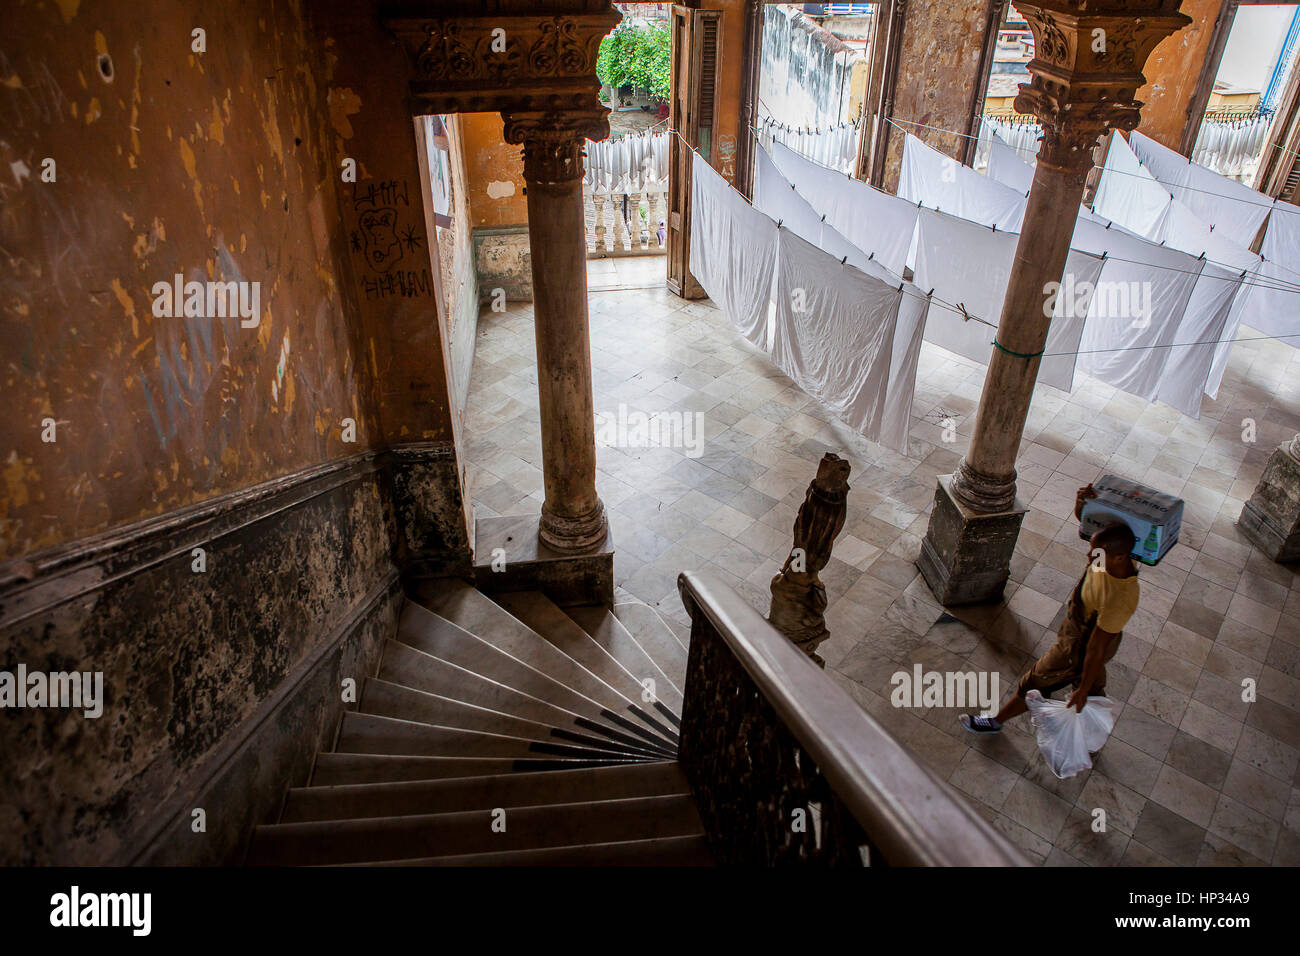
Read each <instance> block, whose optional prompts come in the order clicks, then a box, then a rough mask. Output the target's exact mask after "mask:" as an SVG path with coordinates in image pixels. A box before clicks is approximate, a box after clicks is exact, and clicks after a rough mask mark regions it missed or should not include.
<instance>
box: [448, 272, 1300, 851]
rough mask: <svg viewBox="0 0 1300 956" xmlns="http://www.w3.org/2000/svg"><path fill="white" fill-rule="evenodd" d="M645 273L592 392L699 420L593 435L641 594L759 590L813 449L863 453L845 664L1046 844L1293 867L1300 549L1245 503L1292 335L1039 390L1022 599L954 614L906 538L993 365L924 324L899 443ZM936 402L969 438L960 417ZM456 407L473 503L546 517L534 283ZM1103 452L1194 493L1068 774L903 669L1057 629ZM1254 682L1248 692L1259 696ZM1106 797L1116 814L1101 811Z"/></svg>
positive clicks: (1014, 669)
mask: <svg viewBox="0 0 1300 956" xmlns="http://www.w3.org/2000/svg"><path fill="white" fill-rule="evenodd" d="M646 263H652V264H653V265H654V267H655V270H656V274H657V275H661V274H662V269H663V267H664V262H663V260H662V259H661V258H658V257H654V258H651V259H642V260H637V259H632V260H615V261H612V262H611V261H610V260H603V261H602V260H597V261H595V262H593V263H592V266H591V270H592V273H593V277H592V283H591V284H592V288H593V289H596V288H597V286H598V285H601V284H604V285H606V286H610V285H613V281H614V280H615V279H618V278H619V277H618V275H617V273H618V270H619V269H620V267H622V268H623V269H624V271H625V272H626V273H628V274H629V275H631V274H632V273H633V270H637V269H639V270H642V274H643V276H650V271H651V270H650V266H649V265H647V264H646ZM611 270H612V271H613V273H614V275H613V276H610V272H611ZM598 274H599V275H598ZM624 278H626V276H625V277H624ZM635 284H640V285H650V286H652V287H650V288H622V289H620V290H618V291H593V292H592V294H591V297H590V314H591V347H592V362H593V369H594V379H595V396H596V409H597V411H598V412H599V413H604V414H607V415H612V416H616V415H617V413H618V409H619V406H620V405H622V406H626V408H627V409H628V410H629V411H640V412H645V413H648V414H649V413H654V412H674V411H676V412H688V413H700V414H701V415H702V428H703V430H702V434H703V443H702V445H701V446H700V451H701V452H702V454H699V455H698V456H697V457H692V456H691V455H689V454H688V452H689V451H691V449H689V448H663V447H658V448H645V447H631V448H629V447H607V446H601V447H600V448H599V450H598V467H599V472H598V477H597V485H598V488H599V491H600V494H601V496H602V498H603V499H604V502H605V505H606V507H607V508H608V511H609V516H610V521H611V525H612V528H613V531H614V535H615V548H616V558H615V572H616V580H617V583H618V585H619V586H620V587H621V588H622V589H623V592H624V594H625V595H626V594H630V595H632V596H633V597H634V598H635V599H640V600H643V601H645V602H646V603H648V604H650V605H652V606H654V607H656V608H657V609H658V610H659V612H660V613H661V614H663V615H664V616H665V617H666V618H668V619H671V620H676V621H679V622H684V621H685V615H684V612H683V610H682V607H681V602H680V599H679V597H678V595H677V591H676V583H675V582H676V576H677V574H678V572H679V571H682V570H687V569H707V570H709V571H712V572H714V573H716V574H717V575H718V576H719V577H721V578H722V579H723V580H725V581H727V582H728V583H729V584H731V585H732V586H733V587H735V588H736V589H737V590H738V591H739V592H740V593H742V594H743V595H744V596H745V597H746V598H747V599H748V600H749V601H750V602H751V603H752V604H753V605H754V606H755V607H757V608H759V609H760V610H762V611H764V612H766V609H767V606H768V592H767V586H768V582H769V581H770V579H771V577H772V575H773V574H774V573H775V571H776V569H777V568H778V567H779V566H780V564H781V563H782V562H783V561H784V559H785V556H786V554H787V552H788V549H789V547H790V544H791V527H792V524H793V521H794V516H795V512H796V510H797V508H798V506H799V504H800V503H801V501H802V500H803V495H804V491H805V489H806V487H807V485H808V482H809V481H810V480H811V478H812V477H813V475H814V473H815V470H816V463H817V461H818V460H819V459H820V457H821V455H822V454H823V452H825V451H834V452H836V453H837V454H840V455H841V456H845V457H847V458H848V459H849V460H850V461H851V463H852V466H853V474H852V475H851V477H850V484H851V485H852V491H851V492H850V493H849V500H848V520H847V523H846V525H845V528H844V530H843V531H842V532H841V534H840V536H839V538H838V539H837V541H836V544H835V552H834V557H833V558H832V560H831V562H830V565H829V566H828V567H827V569H826V571H825V572H824V574H823V580H824V581H825V584H826V587H827V591H828V595H829V597H830V607H829V609H828V612H827V621H828V624H829V628H830V631H831V634H832V637H831V639H830V640H828V641H827V642H826V643H825V644H823V645H822V647H821V649H820V653H821V654H822V656H823V657H824V658H825V659H826V661H827V669H828V673H829V674H830V675H831V676H832V677H833V678H834V679H835V680H837V681H838V682H839V683H840V684H842V685H843V686H844V687H845V688H846V689H847V690H848V691H849V692H850V693H851V694H852V695H853V697H854V698H855V699H856V700H857V701H858V702H859V703H860V704H861V705H862V706H863V707H864V708H865V709H866V710H867V711H869V712H870V713H871V714H873V715H874V716H875V717H876V718H877V719H878V720H879V721H880V722H881V723H882V724H883V725H885V726H886V727H888V728H889V729H890V730H891V731H892V732H893V733H895V734H896V735H897V736H898V737H899V738H900V739H901V740H903V741H904V742H905V743H906V744H907V745H908V746H909V747H911V748H912V749H913V750H914V751H915V753H917V754H918V755H919V756H920V757H921V758H922V759H923V760H924V761H926V762H927V763H928V764H929V765H930V766H931V767H932V768H933V769H934V770H935V771H936V772H938V773H939V774H941V775H942V776H943V777H945V778H946V779H947V780H949V781H950V782H951V783H952V784H953V785H954V786H955V787H956V788H957V789H959V790H960V791H962V792H963V793H964V794H966V795H967V796H968V797H969V798H970V800H971V801H972V803H973V805H974V806H975V807H977V808H978V809H979V811H980V812H981V813H983V814H984V815H985V816H986V817H987V818H988V819H989V820H990V821H991V822H992V823H993V825H995V826H996V827H998V828H999V829H1001V830H1002V831H1003V832H1005V833H1006V834H1007V835H1008V836H1009V837H1010V839H1011V840H1013V841H1014V842H1015V843H1016V844H1017V845H1019V846H1020V847H1021V848H1022V849H1023V850H1024V852H1025V853H1026V854H1027V855H1028V856H1029V857H1030V858H1031V859H1033V860H1034V861H1036V862H1039V863H1044V864H1048V865H1116V864H1118V865H1170V864H1173V865H1225V864H1242V865H1262V864H1282V865H1296V864H1300V569H1298V568H1295V567H1290V568H1288V567H1282V566H1279V565H1276V564H1274V563H1273V562H1271V561H1268V560H1267V559H1265V558H1264V557H1263V556H1262V555H1261V554H1260V553H1258V552H1257V551H1256V550H1255V549H1253V548H1252V547H1251V546H1250V544H1249V543H1248V542H1247V541H1246V540H1245V539H1244V537H1243V536H1242V535H1241V534H1240V533H1239V532H1238V531H1237V529H1236V526H1235V519H1236V517H1237V515H1238V514H1239V512H1240V510H1241V506H1242V503H1243V501H1244V499H1245V498H1247V497H1248V496H1249V495H1250V493H1251V491H1252V489H1253V488H1254V485H1255V482H1256V480H1257V479H1258V477H1259V475H1260V473H1261V471H1262V469H1263V465H1264V462H1265V461H1266V460H1267V458H1268V455H1269V454H1270V453H1271V452H1272V450H1273V449H1274V448H1275V447H1276V446H1277V444H1278V443H1279V442H1280V441H1282V440H1284V439H1289V438H1290V437H1291V436H1292V435H1294V434H1295V432H1296V431H1297V430H1300V351H1298V350H1296V349H1292V348H1291V347H1289V346H1286V345H1281V344H1278V343H1275V342H1269V341H1262V342H1261V341H1251V342H1243V343H1239V344H1238V345H1237V346H1235V348H1234V350H1233V354H1232V360H1231V363H1230V366H1229V369H1228V371H1227V374H1226V375H1225V377H1224V381H1223V386H1222V388H1221V390H1220V392H1219V396H1218V398H1217V399H1216V400H1214V401H1210V400H1209V399H1206V400H1205V402H1204V404H1203V407H1202V416H1201V418H1200V419H1199V420H1193V419H1190V418H1188V417H1186V416H1184V415H1182V414H1180V413H1178V412H1176V411H1174V410H1173V409H1171V408H1169V407H1167V406H1163V405H1157V404H1149V403H1147V402H1145V401H1143V400H1140V399H1137V398H1134V397H1133V396H1130V395H1126V394H1124V393H1122V392H1119V391H1117V390H1116V389H1114V388H1112V387H1110V386H1107V385H1104V384H1103V383H1101V382H1098V381H1096V380H1094V379H1091V378H1088V377H1086V376H1082V375H1080V376H1079V377H1078V380H1077V381H1076V385H1075V389H1074V392H1073V393H1072V394H1070V395H1066V394H1064V393H1062V392H1059V391H1057V390H1054V389H1051V388H1047V387H1043V386H1040V387H1039V388H1038V390H1037V391H1036V394H1035V398H1034V404H1033V407H1032V409H1031V412H1030V416H1029V422H1028V426H1027V428H1026V432H1025V440H1024V443H1023V445H1022V449H1021V457H1020V460H1019V463H1018V466H1017V467H1018V471H1019V487H1020V495H1021V498H1022V499H1023V501H1024V502H1025V503H1026V504H1027V505H1028V507H1029V512H1028V514H1027V516H1026V518H1025V522H1024V526H1023V528H1022V531H1021V534H1020V538H1019V542H1018V545H1017V551H1016V557H1015V560H1014V562H1013V565H1012V568H1011V582H1010V584H1009V585H1008V587H1007V590H1006V596H1005V600H1004V602H1003V603H999V604H996V605H989V606H978V607H967V608H954V609H952V610H951V611H947V612H946V611H945V610H944V609H943V608H941V607H939V606H938V605H937V604H936V603H935V601H934V599H933V596H932V595H931V594H930V591H929V589H928V588H927V587H926V585H925V583H924V581H923V580H922V579H921V577H920V575H919V573H918V572H917V569H916V567H915V565H914V563H913V562H914V560H915V558H916V555H917V553H918V548H919V545H920V540H921V536H922V535H924V533H925V529H926V523H927V520H928V513H929V509H930V506H931V502H932V499H933V495H934V487H935V478H936V476H937V475H940V474H945V473H948V472H950V471H951V470H952V468H953V466H954V465H955V464H956V462H957V460H958V458H959V457H960V455H961V453H962V452H963V451H964V450H965V447H966V442H967V441H968V440H969V434H970V431H971V429H972V427H973V425H974V412H975V408H976V406H977V404H978V402H979V397H980V390H981V387H982V384H983V377H984V368H983V366H981V365H977V364H975V363H973V362H970V361H968V360H966V359H963V358H960V357H957V356H955V355H953V354H951V353H949V352H946V351H944V350H942V349H939V348H936V347H934V346H931V345H929V344H928V343H927V344H926V345H925V347H924V349H923V352H922V355H921V360H920V368H919V373H918V382H917V389H916V396H915V401H914V406H913V412H914V424H913V428H912V430H911V441H910V444H909V449H908V454H907V455H901V454H898V453H896V452H893V451H890V450H887V449H884V448H881V447H880V446H878V445H875V444H874V443H872V442H869V441H866V440H865V439H863V438H862V437H861V436H859V435H857V434H855V433H854V432H852V431H851V430H850V429H848V428H847V427H846V426H845V425H843V424H842V423H840V422H837V421H836V420H834V419H833V418H832V417H831V416H830V415H829V414H828V413H827V412H826V411H824V410H823V409H822V408H821V407H819V405H818V404H817V403H816V402H815V401H813V400H812V399H811V398H809V397H808V396H807V395H805V394H804V393H803V392H802V391H800V390H799V389H798V388H796V387H795V386H794V385H793V384H792V383H791V382H790V381H789V380H788V379H787V378H786V377H785V376H784V375H783V374H782V373H781V372H780V371H779V370H777V369H776V367H775V366H773V365H772V363H771V362H770V360H769V359H768V358H767V357H765V356H764V355H763V354H762V353H760V352H759V351H758V350H756V349H754V348H753V347H751V346H750V345H749V344H748V343H747V342H745V341H744V340H743V339H742V338H741V337H740V336H739V335H737V334H736V333H735V332H734V331H733V330H732V328H731V326H730V325H729V323H728V322H727V320H726V318H725V317H724V316H723V315H722V314H721V313H720V312H718V311H717V310H716V309H715V308H714V307H713V306H712V304H711V303H709V302H708V301H707V300H706V301H702V302H687V301H684V300H682V299H678V298H677V297H675V296H673V295H672V294H671V293H669V292H667V291H666V290H665V289H663V288H662V287H661V286H660V285H659V283H658V282H657V281H650V282H644V281H642V282H628V281H625V282H623V283H622V285H635ZM1250 334H1251V333H1250V332H1249V331H1246V332H1243V335H1250ZM946 419H951V420H952V421H953V423H955V426H956V434H955V440H954V441H948V442H945V441H944V437H945V428H944V422H945V420H946ZM1247 420H1249V422H1247ZM1250 423H1253V436H1251V435H1250V434H1249V433H1250V431H1251V424H1250ZM466 424H467V427H466V428H465V430H464V433H465V435H466V436H467V439H466V457H467V469H468V476H469V477H468V480H469V488H470V494H471V498H472V501H473V503H474V506H475V509H476V512H477V513H478V514H480V515H492V514H523V513H528V512H533V513H535V512H536V511H537V510H538V509H539V508H540V506H541V501H542V496H543V491H542V473H541V470H540V466H541V457H540V440H539V434H538V427H539V426H538V412H537V383H536V366H535V355H534V343H533V328H532V315H531V311H530V309H529V307H528V306H526V305H523V306H518V307H514V308H512V309H511V311H509V312H506V313H504V314H494V313H491V312H484V314H483V316H482V317H481V318H480V322H479V330H478V341H477V343H476V354H475V359H474V366H473V373H472V378H471V383H470V396H469V401H468V408H467V413H466ZM1244 434H1245V435H1246V436H1247V437H1253V438H1254V441H1253V442H1251V441H1246V440H1243V435H1244ZM948 437H953V436H952V434H951V432H950V433H949V435H948ZM1107 472H1113V473H1116V474H1121V475H1124V476H1126V477H1130V478H1134V479H1136V480H1139V481H1143V482H1145V483H1147V484H1150V485H1153V486H1155V487H1158V488H1160V489H1161V490H1163V491H1167V492H1170V493H1173V494H1177V495H1179V496H1181V497H1183V498H1184V499H1185V501H1186V514H1185V521H1184V526H1183V531H1182V535H1181V540H1180V542H1179V544H1178V545H1177V547H1175V548H1174V550H1173V551H1172V552H1170V554H1169V555H1168V556H1167V558H1166V559H1165V560H1164V561H1163V562H1162V563H1161V564H1160V566H1158V567H1155V568H1146V569H1144V570H1143V571H1142V572H1141V573H1142V602H1141V606H1140V609H1139V611H1138V612H1137V614H1136V615H1135V617H1134V618H1133V620H1132V621H1131V622H1130V624H1129V626H1128V628H1127V629H1126V630H1125V634H1124V640H1123V644H1122V645H1121V647H1120V650H1119V653H1118V654H1117V656H1116V658H1115V659H1114V660H1113V661H1112V662H1111V664H1110V665H1109V667H1108V673H1109V678H1108V688H1107V692H1108V694H1109V696H1111V697H1112V698H1113V699H1114V700H1115V701H1116V704H1117V712H1118V719H1117V722H1116V726H1115V731H1114V734H1113V735H1112V737H1111V739H1110V740H1109V741H1108V742H1107V744H1106V746H1105V748H1104V749H1103V750H1102V751H1101V752H1100V753H1099V754H1098V755H1097V756H1096V757H1095V766H1094V767H1093V768H1092V769H1091V770H1089V771H1085V772H1083V773H1081V774H1079V775H1078V776H1076V777H1073V778H1071V779H1068V780H1058V779H1056V778H1055V777H1054V776H1053V775H1052V773H1051V771H1050V770H1048V769H1047V767H1046V766H1045V764H1044V762H1043V760H1042V758H1041V756H1040V755H1039V754H1038V752H1037V749H1036V746H1035V742H1034V739H1033V737H1032V736H1031V735H1030V728H1029V726H1028V723H1027V721H1025V720H1024V719H1023V718H1022V719H1021V720H1019V721H1018V722H1017V723H1016V724H1013V725H1012V726H1011V727H1009V728H1008V730H1007V731H1006V732H1004V733H1003V734H1002V735H1001V736H997V737H974V736H972V735H970V734H967V733H965V732H964V731H963V730H962V729H961V728H960V727H959V726H958V724H957V722H956V713H957V711H955V710H942V709H935V710H928V711H927V710H922V709H910V708H898V709H896V708H895V707H893V706H892V705H891V704H890V701H889V694H890V691H891V689H892V688H891V684H890V677H891V675H892V674H893V673H894V672H895V671H898V670H907V671H910V670H911V669H912V667H913V665H915V664H917V663H920V664H922V665H923V667H924V668H925V669H926V670H939V671H972V670H977V671H978V670H996V671H997V672H998V673H999V675H1000V680H1001V685H1002V688H1003V695H1004V696H1005V695H1006V694H1007V693H1009V691H1010V689H1011V687H1012V686H1013V685H1014V681H1015V680H1016V678H1017V677H1018V675H1019V674H1020V673H1021V671H1022V670H1023V669H1024V668H1025V666H1026V665H1027V664H1028V662H1029V661H1030V660H1031V659H1032V658H1033V657H1034V656H1036V655H1037V654H1039V653H1041V652H1042V651H1043V650H1045V649H1046V648H1047V647H1048V646H1049V645H1050V644H1051V642H1052V641H1053V639H1054V637H1055V633H1056V625H1057V623H1058V622H1059V618H1060V615H1061V614H1062V613H1063V611H1062V605H1063V602H1064V600H1065V598H1066V597H1067V595H1068V592H1069V589H1070V587H1071V586H1072V584H1073V582H1074V581H1075V580H1076V578H1077V576H1078V574H1079V573H1080V571H1081V570H1082V566H1083V562H1084V561H1085V550H1084V542H1082V541H1081V540H1080V539H1079V538H1078V532H1077V524H1076V523H1075V522H1074V521H1073V519H1072V517H1071V512H1072V509H1073V502H1074V491H1075V489H1076V488H1077V487H1078V486H1079V485H1081V484H1083V483H1085V482H1087V481H1090V480H1093V479H1095V478H1097V477H1099V476H1100V475H1102V474H1104V473H1107ZM625 599H628V598H625ZM1246 679H1250V680H1252V681H1253V682H1254V686H1255V688H1256V699H1255V700H1254V701H1253V702H1243V701H1242V684H1243V681H1245V680H1246ZM1096 808H1102V809H1104V810H1105V811H1106V821H1107V826H1106V830H1105V831H1104V832H1094V831H1093V829H1092V823H1093V819H1094V816H1093V810H1094V809H1096Z"/></svg>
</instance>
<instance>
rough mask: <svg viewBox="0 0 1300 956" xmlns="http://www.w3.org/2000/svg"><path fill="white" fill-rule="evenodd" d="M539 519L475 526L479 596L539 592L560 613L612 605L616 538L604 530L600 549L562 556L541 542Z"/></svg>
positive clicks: (485, 522)
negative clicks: (585, 606) (481, 593)
mask: <svg viewBox="0 0 1300 956" xmlns="http://www.w3.org/2000/svg"><path fill="white" fill-rule="evenodd" d="M540 523H541V517H540V516H539V515H523V516H507V517H500V518H479V519H478V520H477V521H475V522H474V583H475V584H476V585H477V586H478V588H479V590H481V591H484V592H487V593H492V592H498V593H499V592H503V591H541V592H542V593H543V594H545V595H546V596H547V597H548V598H550V599H551V600H552V601H554V602H555V603H556V604H558V605H560V606H561V607H571V606H573V605H577V604H601V605H604V606H606V607H609V606H610V605H612V604H613V603H614V537H613V535H612V534H610V533H609V530H608V528H606V533H605V537H604V539H603V540H602V541H599V542H597V544H596V546H595V547H593V548H591V549H590V550H588V551H585V552H582V553H580V554H573V553H568V552H565V553H560V552H558V551H553V550H552V549H551V548H549V547H547V545H546V544H545V543H544V542H543V541H542V540H541V539H540V538H539V537H538V535H537V531H538V526H539V525H540Z"/></svg>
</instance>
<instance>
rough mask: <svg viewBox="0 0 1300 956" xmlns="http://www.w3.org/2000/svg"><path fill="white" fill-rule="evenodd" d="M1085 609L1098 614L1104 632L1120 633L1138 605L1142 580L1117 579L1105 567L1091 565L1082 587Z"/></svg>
mask: <svg viewBox="0 0 1300 956" xmlns="http://www.w3.org/2000/svg"><path fill="white" fill-rule="evenodd" d="M1079 596H1080V597H1081V598H1082V599H1083V611H1084V613H1085V614H1087V615H1091V614H1092V613H1093V612H1094V611H1096V612H1098V614H1097V626H1098V627H1099V628H1101V629H1102V630H1103V631H1107V632H1109V633H1111V634H1118V633H1119V632H1120V631H1122V630H1124V625H1125V624H1127V623H1128V619H1129V618H1130V617H1132V616H1133V612H1134V611H1136V610H1137V606H1138V579H1137V575H1136V574H1134V575H1133V576H1132V577H1129V578H1117V577H1115V576H1114V575H1112V574H1110V573H1109V572H1108V571H1107V570H1106V569H1105V568H1089V569H1088V574H1087V577H1085V578H1084V579H1083V587H1082V588H1080V590H1079Z"/></svg>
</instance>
